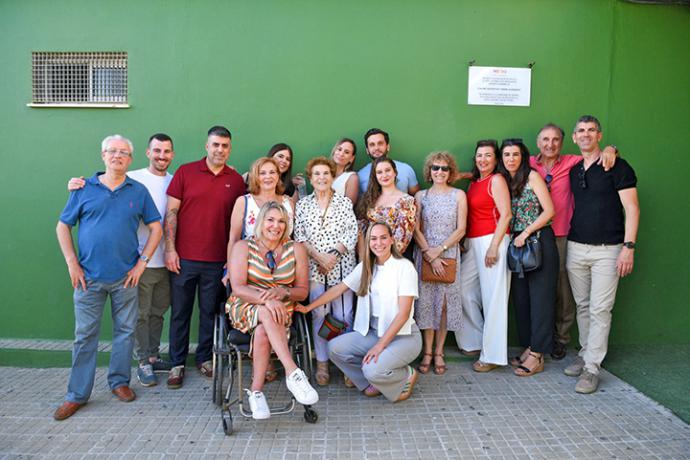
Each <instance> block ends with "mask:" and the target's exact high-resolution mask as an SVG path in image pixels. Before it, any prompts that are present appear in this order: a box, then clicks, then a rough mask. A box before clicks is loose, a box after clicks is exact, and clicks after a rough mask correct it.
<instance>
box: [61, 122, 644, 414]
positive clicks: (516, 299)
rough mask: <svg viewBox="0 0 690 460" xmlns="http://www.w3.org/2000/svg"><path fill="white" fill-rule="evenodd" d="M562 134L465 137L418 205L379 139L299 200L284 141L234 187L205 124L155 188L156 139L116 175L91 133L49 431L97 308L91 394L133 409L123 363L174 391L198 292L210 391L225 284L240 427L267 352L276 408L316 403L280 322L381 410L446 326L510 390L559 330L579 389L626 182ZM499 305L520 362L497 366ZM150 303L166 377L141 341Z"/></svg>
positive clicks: (106, 149)
mask: <svg viewBox="0 0 690 460" xmlns="http://www.w3.org/2000/svg"><path fill="white" fill-rule="evenodd" d="M564 137H565V134H564V132H563V130H562V129H561V128H559V127H558V126H556V125H553V124H548V125H546V126H544V128H542V129H541V130H540V132H539V134H538V136H537V146H538V148H539V150H540V152H539V154H538V155H536V156H533V157H532V156H530V153H529V150H528V149H527V146H526V145H525V144H524V142H523V141H522V140H521V139H505V140H504V141H503V142H502V143H501V145H500V146H499V145H498V143H497V142H496V141H494V140H482V141H479V142H477V146H476V149H475V155H474V165H473V168H472V172H471V173H461V172H460V171H459V169H458V167H457V163H456V160H455V158H454V157H453V155H452V154H450V153H449V152H445V151H443V152H432V153H431V154H429V155H428V156H427V158H426V161H425V163H424V169H423V179H424V181H425V182H427V183H428V184H430V187H429V188H427V189H425V190H422V191H420V186H419V183H418V181H417V177H416V174H415V171H414V169H412V167H411V166H410V165H408V164H406V163H403V162H400V161H397V160H393V159H392V158H391V156H390V147H391V144H390V138H389V135H388V133H386V132H385V131H382V130H380V129H370V130H369V131H367V132H366V133H365V135H364V144H365V147H366V151H367V153H368V155H369V157H370V158H371V160H372V161H371V163H369V164H367V165H366V166H365V167H363V168H362V169H360V170H359V172H355V171H354V170H353V165H354V163H355V159H356V151H357V147H356V144H355V142H354V141H353V140H351V139H348V138H343V139H340V140H339V141H338V142H337V143H336V144H335V146H334V147H333V150H332V152H331V155H330V158H329V157H325V156H321V157H316V158H313V159H311V160H310V161H309V162H308V163H307V167H306V178H307V179H308V180H309V182H310V183H311V186H312V188H313V192H312V193H311V194H306V192H305V190H306V187H305V185H306V184H305V179H304V177H303V176H302V175H300V174H296V175H293V174H292V160H293V152H292V149H291V148H290V147H289V146H288V145H287V144H282V143H281V144H276V145H275V146H273V147H272V148H271V149H270V150H269V152H268V154H267V155H266V156H265V157H261V158H259V159H257V160H256V161H255V162H254V163H253V164H252V166H251V168H250V171H249V173H248V174H247V175H245V177H244V178H243V177H242V176H241V175H240V174H239V173H238V172H237V171H235V170H234V169H233V168H231V167H229V166H228V165H227V160H228V157H229V155H230V151H231V142H232V141H231V135H230V132H229V131H228V130H227V129H226V128H224V127H222V126H214V127H212V128H211V129H210V130H209V132H208V137H207V142H206V152H207V155H206V156H205V157H204V158H202V159H201V160H199V161H196V162H192V163H188V164H185V165H182V166H180V167H179V168H178V169H177V171H176V173H175V174H174V176H172V175H171V174H170V173H169V172H168V168H169V166H170V164H171V162H172V160H173V157H174V150H173V142H172V139H171V138H170V137H169V136H167V135H165V134H155V135H153V136H152V137H151V138H150V139H149V145H148V148H147V150H146V156H147V157H148V159H149V165H148V167H147V168H144V169H141V170H137V171H131V172H128V171H127V169H128V166H129V165H130V163H131V161H132V151H133V147H132V144H131V142H130V141H129V140H127V139H125V138H123V137H122V136H119V135H115V136H109V137H107V138H106V139H105V140H104V141H103V143H102V147H101V155H102V158H103V161H104V163H105V168H106V171H105V173H97V174H95V175H94V176H93V177H91V178H89V179H86V180H84V179H81V178H80V179H77V178H75V179H72V180H70V182H69V184H68V188H69V189H70V190H71V191H72V192H71V194H70V197H69V200H68V203H67V205H66V207H65V209H64V211H63V213H62V215H61V216H60V221H59V222H58V228H57V233H58V240H59V242H60V247H61V249H62V251H63V254H64V256H65V260H66V262H67V265H68V269H69V274H70V278H71V280H72V285H73V287H74V289H75V291H74V292H75V293H74V303H75V320H76V323H77V326H76V328H75V344H74V350H73V368H72V372H71V375H70V381H69V384H68V392H67V396H66V398H65V401H64V403H63V404H62V405H61V406H60V407H59V408H58V409H57V411H56V412H55V414H54V417H55V418H56V419H57V420H63V419H65V418H67V417H70V416H71V415H73V414H74V413H75V412H76V411H77V410H78V409H79V408H80V407H82V406H83V405H84V404H85V403H86V402H87V400H88V398H89V395H90V393H91V389H92V386H93V381H94V374H95V361H96V349H97V343H98V333H99V326H100V318H101V315H102V311H103V308H104V304H105V299H106V297H108V296H110V298H111V304H112V316H113V352H112V354H111V361H110V368H109V371H108V383H109V385H110V387H111V390H112V392H113V394H115V396H116V397H117V398H118V399H120V400H122V401H132V400H134V399H135V394H134V392H133V391H132V390H131V388H130V387H129V380H130V366H129V362H130V359H131V356H132V350H133V349H134V355H135V357H136V359H137V360H138V361H139V366H138V368H137V377H138V379H139V381H140V383H141V384H142V385H143V386H151V385H155V384H156V383H157V376H156V372H164V371H167V372H168V379H167V385H168V387H169V388H173V389H175V388H180V387H181V386H182V385H183V382H184V376H185V361H186V358H187V354H188V351H189V333H190V324H191V316H192V313H193V305H194V301H195V296H197V295H198V306H199V333H198V346H197V349H196V357H195V358H196V363H197V368H198V370H199V371H200V372H201V374H203V375H204V376H207V377H212V375H213V367H212V345H213V318H214V315H215V314H216V312H217V309H218V305H219V304H220V303H221V300H222V299H223V298H224V297H225V288H224V286H223V284H228V283H229V286H230V288H231V292H232V294H231V296H230V297H229V298H228V299H227V301H226V303H225V313H226V314H227V315H228V318H229V320H230V322H231V324H232V326H233V327H234V328H236V329H238V330H240V331H242V332H245V333H247V334H250V335H251V343H252V346H251V355H252V363H253V364H252V383H251V388H250V389H248V390H247V397H248V401H249V405H250V408H251V411H252V415H253V417H254V418H256V419H265V418H268V417H269V416H270V411H269V409H268V403H267V401H266V398H265V396H264V394H263V387H264V385H265V383H266V382H270V381H273V380H275V379H276V378H278V372H277V371H276V369H275V367H274V365H275V363H274V362H273V361H272V359H271V356H272V353H275V355H276V357H277V359H278V360H279V361H280V363H281V364H282V367H283V369H284V370H285V381H286V385H287V387H288V389H289V390H290V392H291V393H292V394H293V395H294V397H295V399H296V400H297V401H298V402H300V403H302V404H315V403H316V402H317V401H318V393H317V392H316V391H315V390H314V388H313V387H312V386H311V383H310V382H309V378H308V377H307V376H306V375H305V374H304V372H303V371H302V370H301V369H299V368H298V367H297V365H296V363H295V362H294V361H293V359H292V357H291V354H290V351H289V348H288V340H287V328H288V326H289V325H290V323H291V319H292V315H293V313H294V312H295V311H297V312H301V313H305V314H306V313H310V315H311V323H312V340H313V342H314V351H315V355H316V373H315V381H316V383H317V384H318V385H321V386H322V385H328V384H329V382H330V366H329V361H330V362H332V363H333V364H334V365H335V366H336V367H337V368H338V369H340V371H342V373H343V375H344V382H345V385H346V386H348V387H356V388H357V389H358V390H360V391H361V392H363V394H364V395H366V396H371V397H374V396H378V395H381V394H383V395H384V396H385V397H386V398H387V399H388V400H390V401H402V400H405V399H407V398H409V397H410V395H411V394H412V391H413V388H414V386H415V383H416V382H417V380H418V378H419V374H420V373H421V374H426V373H428V372H430V371H431V370H432V369H433V371H434V373H436V374H439V375H441V374H443V373H445V371H446V369H447V365H446V362H445V360H444V351H443V350H444V343H445V340H446V336H447V333H448V331H451V332H454V333H455V336H456V340H457V342H458V345H459V346H460V348H461V352H462V353H465V354H467V355H472V356H478V359H477V360H476V361H475V362H474V363H473V366H472V367H473V369H474V371H476V372H488V371H491V370H493V369H495V368H497V367H499V366H506V365H508V364H509V363H510V364H511V365H512V366H513V367H514V372H515V374H516V375H518V376H521V377H525V376H531V375H534V374H536V373H539V372H541V371H542V370H543V369H544V355H545V354H547V353H550V354H551V356H552V357H553V358H554V359H562V358H563V357H564V356H565V355H566V345H567V344H568V343H569V341H570V336H569V330H570V328H571V326H572V323H573V321H574V317H575V316H577V321H578V328H579V332H580V345H581V349H580V351H579V353H578V355H577V357H576V358H575V360H574V362H573V363H572V364H571V365H569V366H568V367H567V368H566V369H565V373H566V374H568V375H572V376H579V377H580V378H579V379H578V381H577V384H576V387H575V389H576V391H578V392H581V393H591V392H593V391H596V389H597V386H598V373H599V367H600V365H601V362H602V361H603V359H604V356H605V354H606V348H607V342H608V333H609V329H610V325H611V310H612V308H613V303H614V301H615V292H616V287H617V283H618V279H619V277H622V276H626V275H627V274H629V273H630V272H631V271H632V267H633V260H634V256H633V255H634V249H635V240H636V236H637V225H638V221H639V205H638V201H637V192H636V177H635V174H634V171H633V170H632V168H631V167H630V166H629V165H628V164H627V162H626V161H625V160H623V159H621V158H619V157H618V155H617V150H616V148H615V147H613V146H609V147H606V148H605V149H604V150H603V151H602V150H601V149H600V146H599V144H600V141H601V137H602V133H601V126H600V124H599V121H598V120H597V119H596V118H594V117H591V116H584V117H581V118H580V119H579V120H578V121H577V123H576V126H575V129H574V131H573V141H574V142H575V144H576V145H577V146H578V147H579V149H580V153H581V154H580V155H562V154H561V148H562V145H563V140H564ZM462 179H470V185H469V187H468V189H467V192H464V191H463V190H461V189H459V188H456V187H453V184H454V183H455V182H457V181H459V180H462ZM77 224H78V232H79V238H78V245H79V253H78V256H77V254H76V251H75V249H74V245H73V242H72V235H71V227H72V226H74V225H77ZM162 234H164V236H163V238H161V235H162ZM413 241H414V243H413ZM534 241H538V244H539V245H540V246H541V255H542V257H541V263H540V264H539V265H538V267H537V268H535V269H533V270H531V271H527V272H520V273H512V274H511V273H510V271H509V269H508V265H507V251H508V246H509V245H513V246H514V247H516V248H520V247H523V246H525V245H527V244H533V242H534ZM159 242H160V244H159ZM224 269H227V270H226V273H225V274H224V273H223V271H224ZM571 291H572V294H571ZM511 293H512V299H513V304H514V306H515V312H516V319H517V323H518V338H519V341H520V344H521V346H522V347H523V351H522V353H521V354H520V355H518V356H515V357H514V358H512V359H510V361H509V360H508V356H507V311H508V298H509V295H510V294H511ZM573 296H574V300H575V304H576V305H577V310H576V312H577V315H575V308H574V305H573V301H572V297H573ZM169 305H170V306H171V316H170V331H169V340H170V361H169V362H168V361H165V360H163V359H161V357H160V355H159V345H160V337H161V329H162V324H163V315H164V313H165V312H166V310H167V308H168V306H169ZM334 325H335V326H334ZM420 353H421V360H420V362H419V363H418V365H417V367H413V366H412V363H413V361H414V360H415V359H417V358H418V357H419V356H420Z"/></svg>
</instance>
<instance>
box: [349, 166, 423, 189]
mask: <svg viewBox="0 0 690 460" xmlns="http://www.w3.org/2000/svg"><path fill="white" fill-rule="evenodd" d="M393 162H394V163H395V167H396V168H397V170H398V177H397V179H396V181H395V186H396V187H397V188H398V190H400V191H401V192H405V193H407V191H408V190H409V189H410V187H414V186H415V185H419V182H417V175H416V174H415V172H414V169H412V166H410V165H408V164H407V163H403V162H402V161H398V160H393ZM370 174H371V163H369V164H367V165H366V166H364V167H363V168H362V169H360V170H359V172H358V173H357V177H358V178H359V193H360V195H362V194H364V192H366V191H367V187H368V186H369V175H370Z"/></svg>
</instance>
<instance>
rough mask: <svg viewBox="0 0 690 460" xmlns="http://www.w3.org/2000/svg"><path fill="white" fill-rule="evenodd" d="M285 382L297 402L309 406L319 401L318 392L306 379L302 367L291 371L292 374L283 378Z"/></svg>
mask: <svg viewBox="0 0 690 460" xmlns="http://www.w3.org/2000/svg"><path fill="white" fill-rule="evenodd" d="M285 384H286V385H287V388H288V390H290V393H292V395H293V396H294V397H295V399H296V400H297V402H298V403H300V404H302V405H304V406H311V405H312V404H316V403H317V402H319V394H318V393H317V392H316V390H314V388H312V386H311V385H310V384H309V380H307V376H306V375H304V372H303V371H302V369H300V368H297V369H295V370H294V371H292V374H290V375H288V376H287V378H286V379H285Z"/></svg>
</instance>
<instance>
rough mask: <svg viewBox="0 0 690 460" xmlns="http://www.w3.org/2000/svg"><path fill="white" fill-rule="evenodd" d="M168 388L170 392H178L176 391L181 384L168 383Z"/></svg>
mask: <svg viewBox="0 0 690 460" xmlns="http://www.w3.org/2000/svg"><path fill="white" fill-rule="evenodd" d="M168 388H170V389H171V390H178V389H180V388H182V384H181V383H168Z"/></svg>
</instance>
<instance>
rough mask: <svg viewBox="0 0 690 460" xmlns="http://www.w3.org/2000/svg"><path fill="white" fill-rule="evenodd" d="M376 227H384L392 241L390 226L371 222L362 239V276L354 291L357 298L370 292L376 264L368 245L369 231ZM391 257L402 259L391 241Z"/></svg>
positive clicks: (384, 223) (379, 222)
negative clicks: (363, 247)
mask: <svg viewBox="0 0 690 460" xmlns="http://www.w3.org/2000/svg"><path fill="white" fill-rule="evenodd" d="M377 225H382V226H384V227H386V230H388V235H389V236H390V237H391V239H393V230H391V227H390V225H388V224H387V223H386V222H384V221H376V222H373V223H372V224H371V225H369V228H367V233H366V236H365V237H364V246H365V250H364V251H362V253H363V254H362V276H361V278H360V282H359V288H358V289H357V291H356V294H357V295H358V296H359V297H363V296H365V295H367V294H369V292H370V291H371V280H372V279H373V278H374V264H375V263H376V256H375V255H373V254H372V253H371V247H369V243H370V242H371V230H372V229H373V228H374V227H376V226H377ZM391 257H395V258H396V259H402V255H401V254H400V251H398V247H397V246H396V245H395V241H393V244H391Z"/></svg>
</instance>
